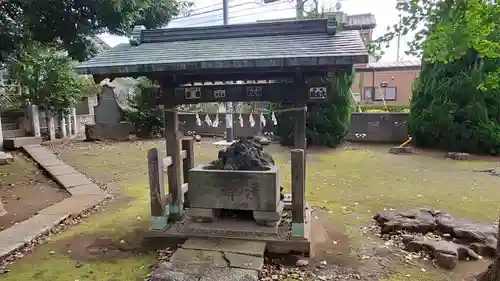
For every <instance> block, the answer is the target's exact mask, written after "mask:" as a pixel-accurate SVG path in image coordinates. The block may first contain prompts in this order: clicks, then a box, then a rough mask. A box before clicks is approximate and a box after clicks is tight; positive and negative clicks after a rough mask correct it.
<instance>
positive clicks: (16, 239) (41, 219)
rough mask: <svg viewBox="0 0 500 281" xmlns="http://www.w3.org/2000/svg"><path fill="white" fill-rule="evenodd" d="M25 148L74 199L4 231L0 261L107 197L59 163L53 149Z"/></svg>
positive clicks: (86, 179) (81, 176)
mask: <svg viewBox="0 0 500 281" xmlns="http://www.w3.org/2000/svg"><path fill="white" fill-rule="evenodd" d="M23 149H24V150H25V151H26V152H27V153H28V154H29V155H30V156H31V157H32V158H33V160H35V162H37V163H38V164H39V165H40V166H41V167H42V168H43V169H44V170H46V171H47V172H48V173H49V174H50V176H51V177H52V178H53V179H54V180H55V181H57V182H58V183H59V184H60V185H61V186H62V187H63V188H65V189H66V190H67V191H68V192H69V193H70V194H71V195H72V196H71V197H69V198H67V199H65V200H63V201H61V202H59V203H56V204H54V205H52V206H50V207H47V208H45V209H43V210H40V211H39V212H38V213H37V215H35V216H33V217H31V218H29V219H27V220H25V221H23V222H20V223H18V224H16V225H13V226H11V227H9V228H7V229H6V230H3V231H1V232H0V258H1V257H4V256H7V255H9V254H11V253H13V252H15V251H16V250H18V249H20V248H22V247H23V246H24V245H26V244H29V243H30V242H31V241H33V240H34V239H35V238H37V237H39V236H41V235H43V234H45V233H47V232H48V231H50V230H51V229H52V228H53V227H54V226H56V225H58V224H59V223H61V222H62V221H64V220H65V219H66V218H68V217H70V216H74V215H78V214H81V213H82V212H85V211H86V210H88V209H90V208H92V207H93V206H95V205H97V204H99V203H101V202H102V201H104V200H105V199H106V196H107V193H106V192H105V191H104V190H102V189H101V188H100V187H99V186H97V185H96V184H94V183H93V182H92V181H90V180H89V179H88V178H87V177H86V176H84V175H83V174H81V173H79V172H78V171H77V170H75V169H74V168H73V167H71V166H69V165H67V164H66V163H64V162H63V161H61V160H59V159H58V158H57V157H56V156H55V155H54V154H53V153H52V152H51V151H50V150H48V149H46V148H44V147H42V146H41V145H28V146H24V147H23Z"/></svg>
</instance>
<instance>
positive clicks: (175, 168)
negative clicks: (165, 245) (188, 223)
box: [165, 105, 184, 220]
mask: <svg viewBox="0 0 500 281" xmlns="http://www.w3.org/2000/svg"><path fill="white" fill-rule="evenodd" d="M179 136H180V132H179V118H178V112H177V106H171V105H170V106H165V140H166V145H167V156H169V157H170V158H171V162H172V163H171V165H170V166H168V168H167V175H168V191H169V192H168V193H169V194H172V203H171V204H170V206H169V212H170V218H171V219H175V220H178V219H180V218H181V217H182V215H183V211H184V207H183V202H182V199H183V195H182V191H181V144H180V138H179Z"/></svg>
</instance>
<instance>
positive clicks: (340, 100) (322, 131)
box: [275, 71, 354, 147]
mask: <svg viewBox="0 0 500 281" xmlns="http://www.w3.org/2000/svg"><path fill="white" fill-rule="evenodd" d="M353 77H354V71H353V72H352V73H349V74H346V75H345V76H336V77H334V78H331V82H332V83H333V91H334V93H335V95H334V96H333V97H332V100H331V102H329V103H326V104H309V105H308V106H307V121H306V137H307V143H308V145H327V146H330V147H335V146H337V145H338V144H340V142H341V141H342V139H343V138H344V137H345V136H346V134H347V129H348V127H349V122H350V116H351V94H350V88H351V84H352V80H353ZM275 108H283V106H282V105H276V106H275ZM292 116H293V112H283V113H279V114H277V118H278V125H277V128H276V135H277V136H278V137H279V138H280V142H281V144H282V145H285V146H291V145H293V125H294V123H295V120H294V118H293V117H292Z"/></svg>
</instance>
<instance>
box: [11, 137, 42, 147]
mask: <svg viewBox="0 0 500 281" xmlns="http://www.w3.org/2000/svg"><path fill="white" fill-rule="evenodd" d="M41 143H42V138H41V137H18V138H6V139H4V140H3V147H4V148H5V149H8V150H15V149H18V148H21V147H23V146H25V145H33V144H41Z"/></svg>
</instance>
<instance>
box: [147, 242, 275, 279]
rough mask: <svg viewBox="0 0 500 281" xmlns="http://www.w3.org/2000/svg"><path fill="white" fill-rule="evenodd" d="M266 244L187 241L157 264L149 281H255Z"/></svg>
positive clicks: (260, 267)
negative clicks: (167, 259) (166, 258)
mask: <svg viewBox="0 0 500 281" xmlns="http://www.w3.org/2000/svg"><path fill="white" fill-rule="evenodd" d="M265 247H266V243H265V242H259V241H247V240H227V239H207V238H190V239H188V240H187V241H186V242H185V243H184V244H183V245H182V246H181V248H179V249H178V250H177V251H176V252H175V253H174V254H173V255H172V257H171V258H170V261H168V262H164V263H162V264H160V266H159V267H158V268H157V269H155V271H154V272H153V273H152V275H151V281H172V280H186V281H189V280H193V281H194V280H196V281H198V280H199V281H257V280H259V273H260V271H261V270H262V268H263V267H264V250H265Z"/></svg>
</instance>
